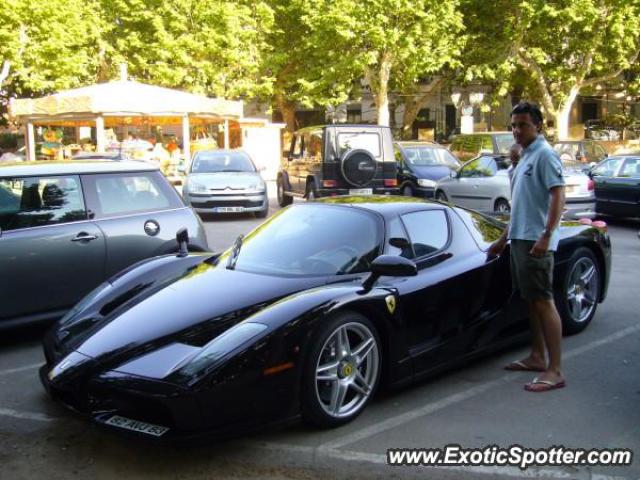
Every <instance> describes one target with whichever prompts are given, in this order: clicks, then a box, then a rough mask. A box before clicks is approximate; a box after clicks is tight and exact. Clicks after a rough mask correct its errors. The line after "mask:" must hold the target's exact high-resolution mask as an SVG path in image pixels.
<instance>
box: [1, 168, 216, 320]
mask: <svg viewBox="0 0 640 480" xmlns="http://www.w3.org/2000/svg"><path fill="white" fill-rule="evenodd" d="M181 228H187V229H188V232H189V236H190V237H191V238H190V243H189V249H190V250H194V251H205V250H207V249H208V246H207V241H206V237H205V232H204V228H203V226H202V223H201V221H200V219H199V218H198V216H197V215H196V214H195V213H194V212H193V210H192V209H191V208H189V207H187V206H185V204H184V202H183V201H182V198H181V197H180V195H178V193H177V192H176V191H175V189H174V188H173V187H172V186H171V185H170V184H169V182H168V181H167V180H166V179H165V178H164V176H163V175H162V173H161V172H160V170H159V169H158V167H156V166H155V165H152V164H148V163H146V162H139V161H109V160H106V161H91V162H87V161H77V160H75V161H69V162H43V161H39V162H29V163H25V162H22V163H13V164H0V330H2V329H5V328H10V327H13V326H16V325H23V324H30V323H36V322H41V321H48V320H52V319H55V318H59V317H61V316H62V315H64V313H65V312H66V311H67V310H68V309H69V308H71V307H72V306H73V305H74V304H75V303H76V302H77V301H78V300H80V299H81V298H82V297H83V296H84V295H85V294H87V293H88V292H90V291H91V290H92V289H94V288H95V287H97V286H98V285H99V284H100V283H101V282H103V281H105V280H106V279H108V278H109V277H111V276H112V275H114V274H115V273H117V272H119V271H121V270H123V269H124V268H126V267H128V266H129V265H132V264H133V263H136V262H138V261H140V260H143V259H146V258H149V257H153V256H156V255H163V254H168V253H172V252H174V251H177V249H178V246H177V243H176V232H177V231H178V230H179V229H181Z"/></svg>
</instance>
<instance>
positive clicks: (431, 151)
mask: <svg viewBox="0 0 640 480" xmlns="http://www.w3.org/2000/svg"><path fill="white" fill-rule="evenodd" d="M403 150H404V152H405V156H406V159H407V162H409V163H410V164H411V165H417V166H427V165H429V166H432V165H445V166H448V167H452V168H458V167H459V166H460V162H458V160H456V158H455V157H454V156H453V155H451V153H449V151H447V150H446V149H444V148H432V147H404V149H403Z"/></svg>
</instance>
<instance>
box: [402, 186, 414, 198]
mask: <svg viewBox="0 0 640 480" xmlns="http://www.w3.org/2000/svg"><path fill="white" fill-rule="evenodd" d="M402 195H403V196H405V197H413V188H411V185H407V186H405V187H404V188H403V189H402Z"/></svg>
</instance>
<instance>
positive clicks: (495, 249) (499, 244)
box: [487, 237, 507, 258]
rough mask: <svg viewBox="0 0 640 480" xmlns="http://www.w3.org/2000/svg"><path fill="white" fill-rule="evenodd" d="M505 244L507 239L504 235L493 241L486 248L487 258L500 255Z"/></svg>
mask: <svg viewBox="0 0 640 480" xmlns="http://www.w3.org/2000/svg"><path fill="white" fill-rule="evenodd" d="M506 246H507V239H506V238H505V237H500V238H499V239H498V240H496V241H495V242H493V243H492V244H491V246H490V247H489V250H487V256H488V257H489V258H493V257H498V256H500V255H502V252H504V248H505V247H506Z"/></svg>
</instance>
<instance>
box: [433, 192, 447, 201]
mask: <svg viewBox="0 0 640 480" xmlns="http://www.w3.org/2000/svg"><path fill="white" fill-rule="evenodd" d="M436 200H438V201H439V202H444V203H446V202H448V201H449V199H448V198H447V194H446V193H444V192H443V191H442V190H438V191H437V192H436Z"/></svg>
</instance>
